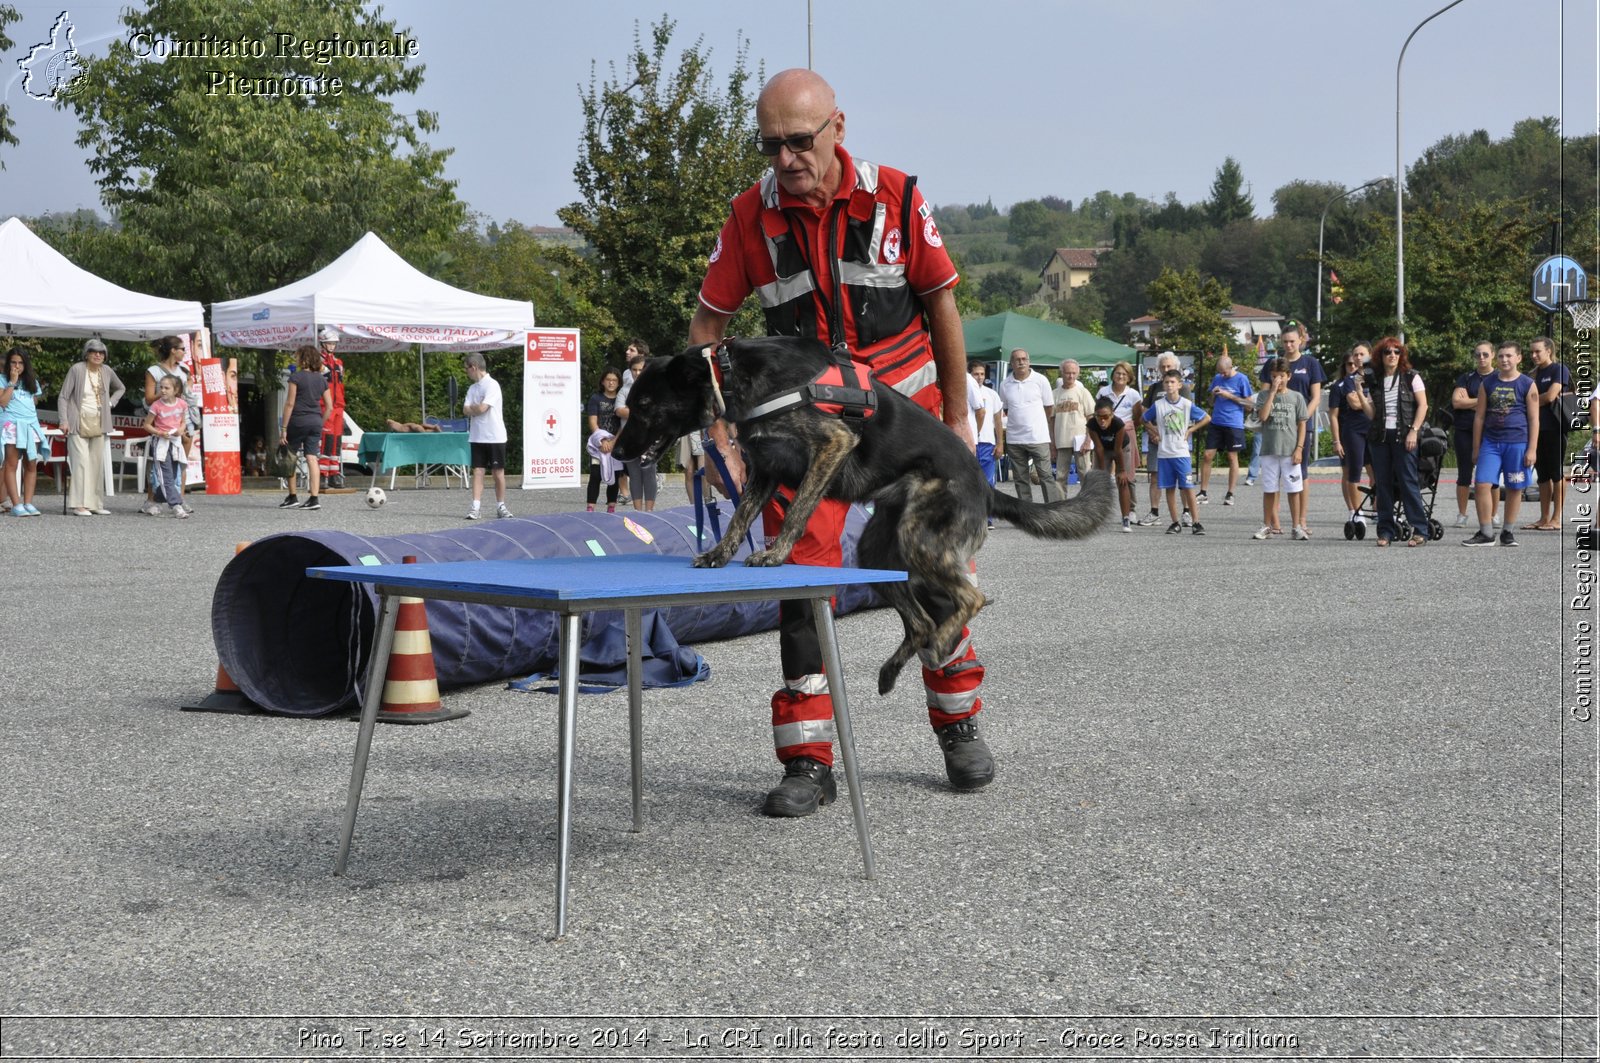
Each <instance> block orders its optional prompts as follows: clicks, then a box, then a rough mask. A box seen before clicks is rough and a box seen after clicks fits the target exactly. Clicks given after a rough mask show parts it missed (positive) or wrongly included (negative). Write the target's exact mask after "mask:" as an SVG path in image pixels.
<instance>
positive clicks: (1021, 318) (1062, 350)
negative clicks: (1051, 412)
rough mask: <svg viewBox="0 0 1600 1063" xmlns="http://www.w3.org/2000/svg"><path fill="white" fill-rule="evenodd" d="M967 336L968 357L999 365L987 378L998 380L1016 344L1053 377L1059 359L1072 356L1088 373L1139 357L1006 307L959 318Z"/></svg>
mask: <svg viewBox="0 0 1600 1063" xmlns="http://www.w3.org/2000/svg"><path fill="white" fill-rule="evenodd" d="M961 327H962V331H963V332H964V333H965V335H966V340H967V358H968V360H971V359H978V360H979V361H983V362H989V363H994V362H998V363H999V365H998V366H996V367H992V368H991V369H990V373H989V375H990V378H991V379H993V380H996V381H998V380H999V379H1000V378H1001V377H1002V376H1003V375H1004V372H1005V366H1006V363H1007V362H1008V361H1009V360H1010V358H1011V352H1012V351H1013V350H1015V349H1016V348H1018V347H1021V348H1022V349H1023V350H1025V351H1027V352H1028V356H1029V359H1030V360H1031V362H1032V364H1033V366H1034V367H1035V368H1036V369H1038V370H1040V371H1041V372H1044V371H1048V372H1049V375H1050V378H1051V379H1052V380H1054V379H1055V378H1056V377H1057V376H1058V375H1059V373H1058V372H1057V370H1058V369H1059V367H1060V365H1061V363H1062V362H1064V361H1066V360H1067V359H1068V358H1071V359H1072V360H1074V361H1075V362H1077V363H1078V365H1079V367H1080V368H1081V369H1082V370H1083V371H1084V376H1085V377H1088V376H1089V375H1090V371H1091V370H1094V369H1100V370H1104V371H1105V373H1106V375H1107V376H1109V375H1110V368H1111V366H1113V365H1116V364H1117V363H1118V362H1130V363H1133V364H1135V365H1137V364H1138V361H1139V352H1138V351H1136V350H1134V349H1133V348H1132V347H1125V346H1123V345H1122V344H1120V343H1112V342H1111V341H1110V340H1107V339H1102V338H1101V337H1099V336H1096V335H1094V334H1093V333H1090V332H1084V331H1083V330H1081V329H1075V328H1072V327H1071V326H1069V325H1061V324H1057V323H1056V322H1054V321H1041V320H1039V319H1038V318H1036V317H1029V316H1028V315H1027V314H1018V313H1014V312H1013V311H1010V310H1007V311H1006V312H1005V313H1003V314H992V315H990V316H989V317H980V318H975V319H974V320H972V321H964V322H962V326H961Z"/></svg>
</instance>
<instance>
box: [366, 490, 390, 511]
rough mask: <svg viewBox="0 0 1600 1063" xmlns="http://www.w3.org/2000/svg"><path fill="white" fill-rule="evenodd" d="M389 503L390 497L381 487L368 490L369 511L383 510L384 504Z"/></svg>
mask: <svg viewBox="0 0 1600 1063" xmlns="http://www.w3.org/2000/svg"><path fill="white" fill-rule="evenodd" d="M387 501H389V496H388V494H386V493H385V492H384V490H383V488H381V487H369V488H367V507H368V508H369V509H382V508H383V504H384V503H385V502H387Z"/></svg>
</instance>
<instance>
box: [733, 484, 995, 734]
mask: <svg viewBox="0 0 1600 1063" xmlns="http://www.w3.org/2000/svg"><path fill="white" fill-rule="evenodd" d="M790 497H791V496H790V494H789V493H788V492H787V490H783V491H779V493H778V496H777V497H776V498H774V500H773V501H772V502H771V503H769V504H768V506H767V508H766V510H765V511H763V513H762V523H763V530H764V531H765V533H766V535H767V538H768V541H769V542H770V541H771V540H772V539H773V538H776V536H777V534H778V530H779V528H780V527H782V525H783V513H784V509H785V507H786V505H787V502H788V499H789V498H790ZM849 510H850V506H849V504H848V503H845V502H838V501H834V500H833V499H823V500H822V502H821V504H819V505H818V506H817V509H816V512H815V513H813V514H812V516H811V520H810V521H808V522H807V524H806V530H805V534H803V535H802V536H801V537H800V541H799V542H798V543H796V544H795V548H794V552H793V553H792V554H791V555H790V557H789V560H790V562H791V563H793V564H796V565H829V566H832V567H834V568H838V567H840V566H841V565H842V563H843V548H842V546H841V539H842V537H843V535H844V525H845V515H846V514H847V513H848V512H849ZM939 619H941V618H940V617H938V616H935V617H934V620H935V621H936V622H937V621H938V620H939ZM919 656H921V657H922V685H923V687H924V689H925V690H926V693H927V701H928V722H929V724H930V725H931V726H933V727H943V726H944V725H945V724H948V723H954V722H955V721H957V720H964V719H966V718H967V717H969V716H975V715H977V713H978V711H979V710H980V709H982V708H983V699H982V698H981V697H979V695H978V688H979V687H980V686H981V685H982V684H983V663H982V662H981V661H979V660H978V655H977V653H976V652H975V651H974V650H973V648H972V636H971V633H970V632H969V631H968V630H966V629H963V630H962V632H961V640H960V641H959V642H958V643H956V647H955V649H954V651H952V652H951V653H950V655H949V656H948V657H946V658H945V659H943V660H937V661H933V660H929V659H928V657H927V656H926V655H925V654H920V655H919ZM778 657H779V661H780V663H781V664H782V666H783V677H784V678H783V688H782V689H781V690H779V691H777V693H775V694H773V695H772V743H773V746H774V747H775V748H776V750H777V754H778V759H779V760H780V761H787V760H792V759H793V758H795V757H810V758H811V759H813V760H816V761H819V762H821V763H823V764H832V763H833V698H832V696H831V695H830V693H829V691H828V677H827V676H826V675H825V674H824V673H823V667H822V646H821V644H820V643H819V642H818V641H817V629H816V622H815V619H814V617H813V615H812V609H811V603H810V602H809V601H785V602H780V603H778Z"/></svg>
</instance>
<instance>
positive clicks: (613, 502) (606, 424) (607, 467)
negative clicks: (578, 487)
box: [583, 369, 622, 513]
mask: <svg viewBox="0 0 1600 1063" xmlns="http://www.w3.org/2000/svg"><path fill="white" fill-rule="evenodd" d="M621 391H622V374H620V373H618V372H617V371H616V370H615V369H607V370H606V371H605V372H603V373H601V374H600V390H599V391H596V392H595V393H594V394H593V395H590V396H589V402H588V404H587V405H586V406H584V408H583V412H584V414H585V415H587V417H588V418H589V443H588V447H587V449H588V451H589V456H590V457H591V458H592V459H593V461H592V462H591V463H590V465H589V487H588V497H587V501H588V506H587V507H586V508H587V509H588V511H589V512H591V513H593V512H594V506H595V503H596V502H598V501H599V500H600V485H601V484H602V483H603V484H605V487H606V512H607V513H615V512H616V511H617V491H618V489H619V488H620V487H621V486H622V485H621V484H619V483H618V482H617V476H616V470H615V467H614V465H613V463H612V457H611V448H612V447H613V446H614V445H615V444H616V441H617V432H618V431H619V430H621V428H622V421H621V419H620V418H619V417H618V416H617V395H618V394H619V393H620V392H621ZM617 464H620V463H617Z"/></svg>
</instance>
